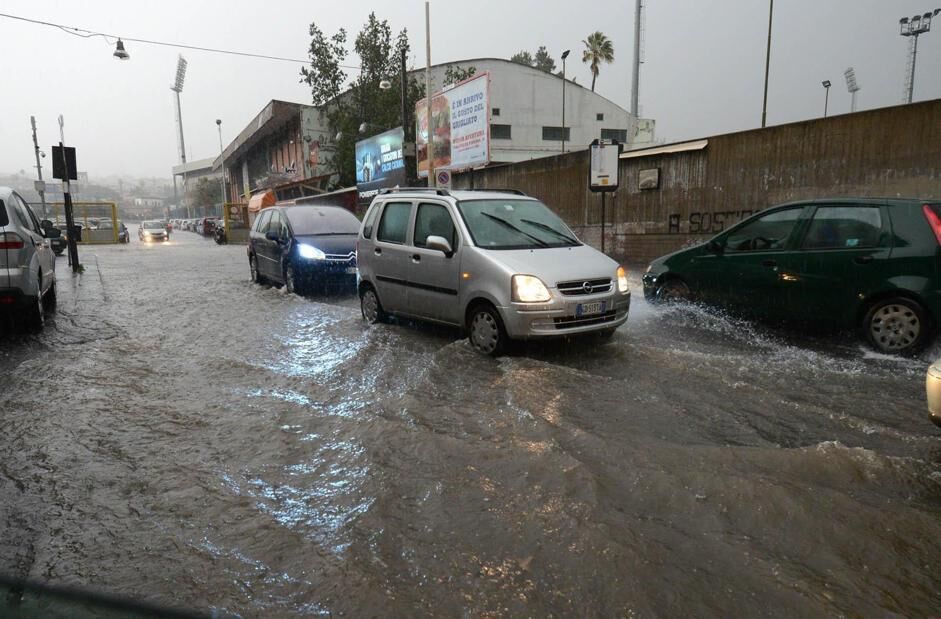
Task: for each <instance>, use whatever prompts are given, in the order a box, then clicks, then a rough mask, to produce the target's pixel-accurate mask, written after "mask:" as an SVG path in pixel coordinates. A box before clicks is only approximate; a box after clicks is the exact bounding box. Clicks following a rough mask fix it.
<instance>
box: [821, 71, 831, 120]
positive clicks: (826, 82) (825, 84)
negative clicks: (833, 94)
mask: <svg viewBox="0 0 941 619" xmlns="http://www.w3.org/2000/svg"><path fill="white" fill-rule="evenodd" d="M822 83H823V87H824V88H826V90H827V94H826V95H825V96H824V98H823V117H824V118H826V117H827V104H829V103H830V80H823V82H822Z"/></svg>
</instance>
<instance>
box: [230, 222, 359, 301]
mask: <svg viewBox="0 0 941 619" xmlns="http://www.w3.org/2000/svg"><path fill="white" fill-rule="evenodd" d="M358 232H359V220H358V219H357V218H356V216H355V215H353V214H352V213H351V212H349V211H348V210H346V209H345V208H343V207H340V206H284V207H278V206H273V207H268V208H266V209H263V210H262V211H261V212H260V213H259V214H258V216H257V217H256V218H255V221H254V223H253V224H252V229H251V231H250V232H249V236H248V265H249V270H250V273H251V277H252V281H253V282H256V283H265V282H269V281H270V282H273V283H276V284H284V286H285V287H286V288H287V290H288V292H291V293H297V294H300V295H303V294H307V293H308V292H309V291H311V290H313V289H314V288H320V289H323V290H326V289H327V288H328V287H331V286H333V287H343V288H348V289H351V290H352V289H353V288H355V286H356V235H357V233H358Z"/></svg>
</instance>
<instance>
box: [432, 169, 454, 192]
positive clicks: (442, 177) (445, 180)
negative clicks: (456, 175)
mask: <svg viewBox="0 0 941 619" xmlns="http://www.w3.org/2000/svg"><path fill="white" fill-rule="evenodd" d="M435 178H436V179H437V180H438V187H440V188H441V189H451V170H435Z"/></svg>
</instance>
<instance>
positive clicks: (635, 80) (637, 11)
mask: <svg viewBox="0 0 941 619" xmlns="http://www.w3.org/2000/svg"><path fill="white" fill-rule="evenodd" d="M642 9H643V3H642V0H637V4H636V5H635V7H634V73H633V76H632V77H631V115H632V116H633V117H634V120H637V117H638V115H639V112H638V108H639V103H638V98H639V95H638V91H639V89H640V19H641V11H642Z"/></svg>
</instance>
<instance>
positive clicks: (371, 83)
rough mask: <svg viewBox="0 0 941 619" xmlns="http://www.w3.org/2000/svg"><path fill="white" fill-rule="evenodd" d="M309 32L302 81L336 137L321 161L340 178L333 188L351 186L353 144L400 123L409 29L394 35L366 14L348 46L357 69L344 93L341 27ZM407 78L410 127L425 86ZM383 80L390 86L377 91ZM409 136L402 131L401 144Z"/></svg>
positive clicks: (382, 22)
mask: <svg viewBox="0 0 941 619" xmlns="http://www.w3.org/2000/svg"><path fill="white" fill-rule="evenodd" d="M310 32H311V47H310V56H311V66H310V68H309V69H308V68H304V69H303V70H302V72H301V75H302V81H305V82H307V83H308V84H309V85H310V86H311V94H312V96H313V102H314V105H318V106H322V108H323V109H324V112H325V114H326V118H327V123H328V126H329V130H330V133H331V134H332V135H334V136H339V137H338V138H337V139H336V140H335V142H334V143H333V144H332V147H333V153H332V155H326V153H325V160H326V162H327V164H328V165H329V166H330V167H331V168H332V169H333V171H334V172H336V174H337V175H338V176H339V183H338V185H339V186H340V187H349V186H352V185H355V184H356V168H355V152H356V142H357V141H359V140H362V139H365V138H367V137H370V136H372V135H375V134H377V133H382V132H383V131H387V130H389V129H393V128H395V127H398V126H400V125H401V124H402V110H401V107H402V104H401V88H402V72H401V53H402V51H403V50H404V51H405V52H406V54H407V53H408V51H409V49H410V46H409V42H408V31H407V30H405V29H403V30H402V31H401V32H399V33H398V34H397V35H396V36H395V37H393V35H392V28H391V27H390V26H389V22H388V20H379V19H377V18H376V14H375V13H370V14H369V18H368V19H367V21H366V24H364V25H363V29H362V30H361V31H360V32H359V34H357V35H356V39H355V41H354V45H353V50H354V52H355V53H356V55H357V56H358V57H359V65H360V67H361V68H360V71H359V73H358V75H356V76H355V77H354V78H353V79H352V81H351V82H350V84H349V87H348V90H346V91H345V92H342V91H341V88H342V86H343V84H344V83H345V81H346V79H347V75H346V73H344V72H343V71H342V67H341V66H340V65H341V64H342V63H343V61H344V60H345V59H346V49H345V47H343V44H344V43H345V41H346V33H345V32H344V31H343V30H342V29H341V30H340V31H339V32H338V33H337V34H336V35H334V36H333V37H331V38H329V39H327V38H326V37H325V36H324V35H323V33H322V32H321V31H320V30H319V29H318V28H317V27H316V25H315V24H311V27H310ZM407 79H408V81H407V83H406V108H407V109H408V112H409V120H410V122H409V125H412V124H413V123H414V116H413V111H414V109H415V103H416V102H417V101H418V100H419V99H421V98H422V97H424V86H423V85H421V84H419V83H418V82H417V81H416V80H415V79H414V78H407ZM383 81H388V82H389V84H390V85H391V88H388V89H383V88H380V84H381V83H382V82H383ZM360 128H362V129H363V131H360ZM410 133H411V131H410V127H406V140H408V139H409V136H410ZM411 139H412V140H414V138H411Z"/></svg>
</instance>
